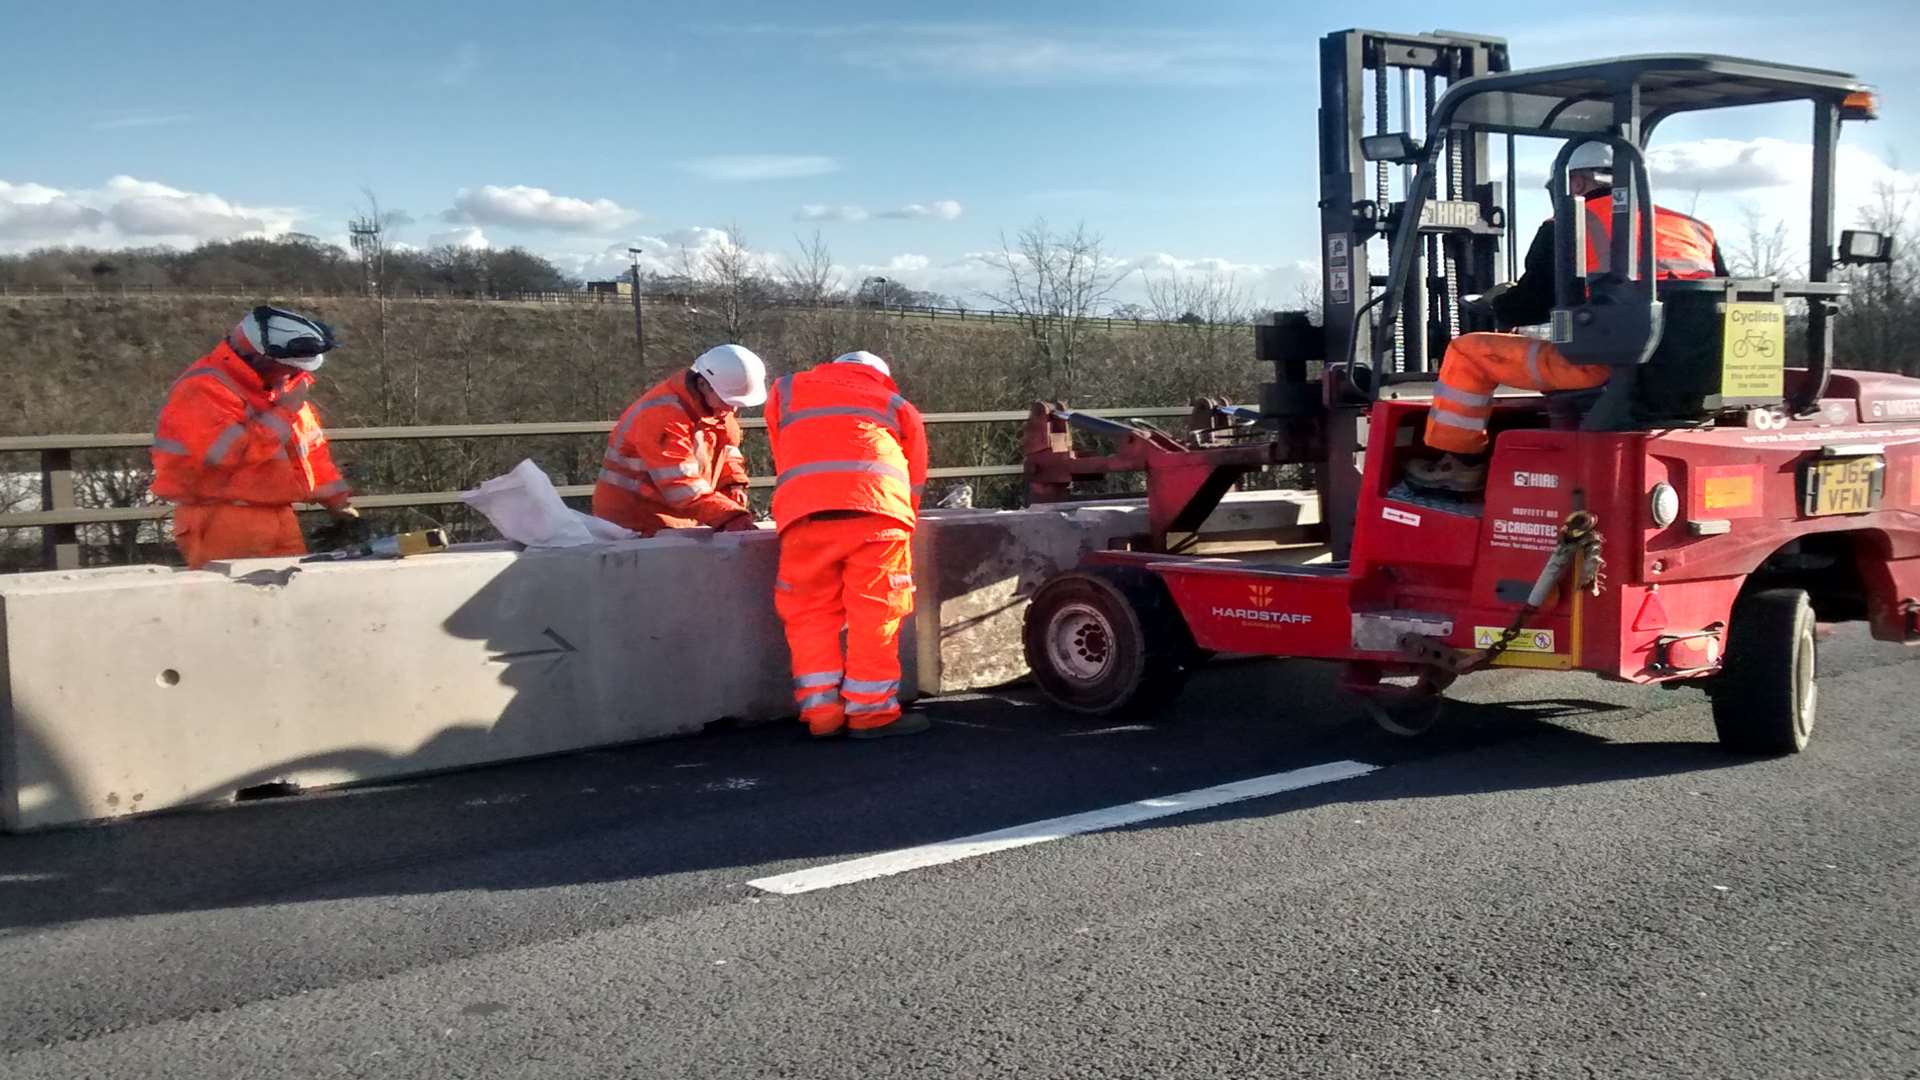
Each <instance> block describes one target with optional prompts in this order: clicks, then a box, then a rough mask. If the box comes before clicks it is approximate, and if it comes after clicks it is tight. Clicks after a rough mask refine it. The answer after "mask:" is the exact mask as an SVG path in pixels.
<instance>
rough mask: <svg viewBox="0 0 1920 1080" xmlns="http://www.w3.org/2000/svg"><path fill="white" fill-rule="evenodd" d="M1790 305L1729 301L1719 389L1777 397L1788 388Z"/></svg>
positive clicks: (1748, 395) (1744, 395) (1734, 395)
mask: <svg viewBox="0 0 1920 1080" xmlns="http://www.w3.org/2000/svg"><path fill="white" fill-rule="evenodd" d="M1786 363H1787V309H1786V306H1785V305H1783V304H1728V305H1727V319H1726V322H1725V324H1724V326H1723V329H1722V332H1721V336H1720V393H1721V395H1722V396H1723V397H1727V398H1774V399H1778V398H1779V397H1780V395H1781V393H1782V392H1783V391H1784V389H1785V380H1786V376H1785V371H1786Z"/></svg>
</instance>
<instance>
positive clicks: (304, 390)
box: [274, 386, 313, 413]
mask: <svg viewBox="0 0 1920 1080" xmlns="http://www.w3.org/2000/svg"><path fill="white" fill-rule="evenodd" d="M312 389H313V388H312V387H309V386H303V387H301V388H300V389H298V390H295V391H294V392H293V393H291V394H287V395H284V396H282V397H279V398H276V399H274V404H275V405H278V406H280V407H281V408H283V409H285V410H287V411H288V412H293V413H297V412H299V411H300V408H301V406H303V405H305V404H306V403H307V394H308V393H309V392H311V391H312Z"/></svg>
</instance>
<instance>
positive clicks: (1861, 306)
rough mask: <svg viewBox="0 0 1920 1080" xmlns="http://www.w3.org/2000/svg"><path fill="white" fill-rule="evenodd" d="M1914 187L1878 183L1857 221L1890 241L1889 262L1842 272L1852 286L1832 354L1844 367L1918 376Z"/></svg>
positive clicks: (1919, 224)
mask: <svg viewBox="0 0 1920 1080" xmlns="http://www.w3.org/2000/svg"><path fill="white" fill-rule="evenodd" d="M1917 201H1920V185H1908V186H1905V187H1898V186H1894V185H1892V184H1885V183H1883V184H1880V185H1879V186H1878V187H1877V188H1876V189H1875V191H1874V201H1873V202H1872V203H1870V204H1868V205H1867V206H1864V207H1862V208H1861V209H1860V213H1859V220H1858V224H1859V226H1860V227H1861V228H1863V229H1871V230H1873V231H1874V232H1878V233H1883V234H1885V235H1886V236H1887V237H1889V238H1890V239H1891V240H1892V242H1893V260H1892V261H1891V262H1888V263H1883V264H1880V265H1877V266H1862V267H1854V268H1851V269H1849V270H1847V271H1845V276H1846V278H1847V280H1848V281H1849V282H1850V283H1851V284H1852V286H1853V292H1852V294H1851V295H1850V296H1849V297H1848V298H1847V302H1846V307H1845V311H1844V315H1843V317H1842V318H1841V319H1840V321H1839V323H1838V326H1837V328H1836V334H1835V337H1836V341H1835V345H1836V349H1835V351H1836V354H1837V356H1838V357H1839V359H1840V361H1841V362H1842V363H1844V364H1846V365H1848V366H1853V367H1864V368H1872V369H1875V370H1879V371H1897V372H1900V373H1902V374H1907V375H1920V329H1916V326H1917V325H1920V324H1917V323H1916V320H1917V319H1920V220H1916V216H1915V213H1914V207H1915V203H1916V202H1917Z"/></svg>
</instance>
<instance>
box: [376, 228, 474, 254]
mask: <svg viewBox="0 0 1920 1080" xmlns="http://www.w3.org/2000/svg"><path fill="white" fill-rule="evenodd" d="M427 246H428V247H429V248H437V247H457V248H467V249H468V250H471V251H485V250H486V249H488V248H490V247H492V246H493V242H492V241H490V240H488V239H487V234H486V233H485V232H482V231H481V229H480V226H478V225H469V226H467V227H466V228H464V229H454V230H453V231H451V232H440V233H433V234H431V235H429V236H428V237H427ZM394 247H395V248H396V249H397V248H399V247H400V245H398V244H395V245H394Z"/></svg>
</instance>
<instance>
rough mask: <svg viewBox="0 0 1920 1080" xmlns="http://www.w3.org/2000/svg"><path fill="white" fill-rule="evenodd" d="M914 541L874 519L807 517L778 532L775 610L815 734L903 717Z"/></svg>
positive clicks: (796, 689) (803, 713)
mask: <svg viewBox="0 0 1920 1080" xmlns="http://www.w3.org/2000/svg"><path fill="white" fill-rule="evenodd" d="M912 542H913V533H912V531H911V530H909V529H907V528H906V527H905V526H903V525H901V524H900V523H899V522H897V521H894V520H893V519H892V518H886V517H881V516H879V515H877V514H857V515H854V516H850V517H830V518H823V517H819V516H814V517H806V518H802V519H800V520H799V521H796V522H794V523H793V524H792V525H789V526H787V527H786V528H785V529H784V530H782V531H781V533H780V572H779V579H778V580H777V581H776V582H775V583H774V587H773V588H774V592H773V606H774V610H776V611H778V612H779V613H780V621H781V622H782V623H784V624H785V625H786V631H787V649H788V651H789V652H791V653H792V654H793V697H794V701H795V702H797V703H798V705H799V707H800V719H801V720H803V721H805V722H806V725H807V728H808V730H810V731H811V732H813V734H815V735H830V734H832V733H833V732H835V731H838V730H839V729H840V728H841V726H842V725H846V726H849V727H854V728H875V727H881V726H883V725H886V724H890V723H892V722H893V721H895V720H897V719H899V718H900V696H899V695H900V621H901V620H902V619H904V618H906V617H907V616H908V615H909V614H911V613H912V611H913V546H912ZM842 627H845V629H846V632H847V648H846V653H845V655H844V656H843V655H842V654H841V651H840V630H841V628H842Z"/></svg>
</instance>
